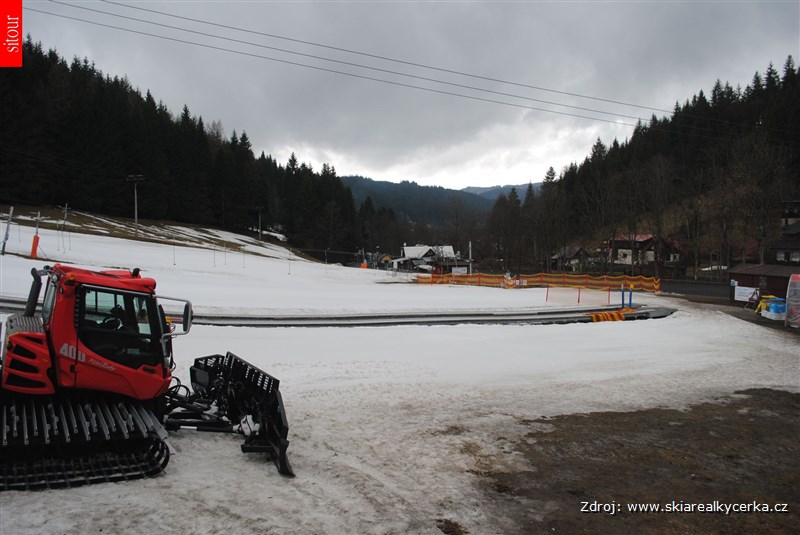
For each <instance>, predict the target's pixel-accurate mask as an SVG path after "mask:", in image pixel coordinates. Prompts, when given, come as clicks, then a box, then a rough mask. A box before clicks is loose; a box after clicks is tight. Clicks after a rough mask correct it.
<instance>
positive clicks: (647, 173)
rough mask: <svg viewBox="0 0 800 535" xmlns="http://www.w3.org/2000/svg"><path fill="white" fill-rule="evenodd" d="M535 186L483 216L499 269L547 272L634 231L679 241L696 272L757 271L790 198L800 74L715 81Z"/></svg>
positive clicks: (797, 156)
mask: <svg viewBox="0 0 800 535" xmlns="http://www.w3.org/2000/svg"><path fill="white" fill-rule="evenodd" d="M543 178H544V183H543V186H542V190H541V192H540V194H539V195H536V196H533V195H526V196H525V199H524V201H523V200H521V197H522V193H519V195H517V194H515V195H509V196H501V197H499V198H498V201H497V202H496V203H495V206H494V207H493V209H492V213H491V215H490V218H489V223H488V226H489V233H490V235H493V236H495V240H496V242H495V243H496V244H497V250H498V256H500V255H502V256H500V257H501V258H505V259H509V261H510V267H519V266H531V265H532V266H534V269H535V268H536V267H543V266H546V265H547V264H548V262H549V261H550V258H551V255H552V253H553V251H557V250H564V249H565V248H566V247H567V246H569V245H572V246H582V247H584V248H585V250H586V251H589V252H590V254H594V252H595V251H601V252H602V253H606V251H603V250H602V249H603V247H604V246H605V245H606V244H607V243H608V240H609V238H611V237H613V236H619V235H626V236H631V235H635V234H638V233H647V234H653V235H655V236H660V237H662V238H664V239H671V240H673V242H677V243H679V244H680V249H681V251H682V252H683V253H684V254H683V256H682V258H683V259H686V258H688V259H689V261H690V262H692V263H694V264H695V265H697V264H699V263H701V262H702V263H719V264H722V265H731V264H732V263H734V262H742V261H745V260H747V261H752V260H755V261H760V262H764V261H765V260H766V252H767V251H768V249H769V245H770V244H771V243H772V242H774V241H775V239H776V238H777V237H778V236H779V235H780V224H781V217H780V216H781V207H782V206H785V204H783V203H787V202H789V201H794V200H798V199H800V71H798V69H797V67H796V65H795V63H794V60H793V58H792V57H791V56H789V57H788V58H787V59H786V61H785V62H784V65H783V71H782V73H779V72H778V70H777V69H776V68H775V67H774V66H773V64H772V63H770V64H769V65H768V66H767V69H766V71H765V72H764V74H763V75H762V74H761V73H759V72H758V71H756V73H755V75H754V76H753V79H752V81H751V82H750V84H749V85H748V86H747V87H746V88H744V89H741V87H737V88H733V87H732V86H731V85H730V84H729V83H727V82H726V83H723V82H721V81H720V80H717V81H716V83H714V85H713V88H712V89H711V91H710V94H709V95H708V96H707V95H706V94H705V93H704V92H703V91H700V92H699V93H698V94H696V95H694V96H693V97H692V98H691V99H686V100H685V101H684V102H683V103H681V102H677V103H676V104H675V107H674V109H673V111H672V113H671V114H669V115H668V116H664V117H660V118H659V117H656V116H655V115H653V116H652V118H651V120H650V121H647V122H644V121H640V122H639V124H638V125H637V126H636V127H635V128H634V130H633V133H632V135H631V137H630V138H629V139H628V140H625V141H624V142H622V143H620V142H619V141H618V140H616V139H615V140H612V141H611V142H609V140H605V141H603V140H601V139H598V140H597V142H596V143H595V144H594V146H593V147H592V150H591V153H590V154H589V155H587V157H586V158H585V159H584V161H582V162H580V163H577V162H576V163H573V164H571V165H569V166H567V167H566V168H564V169H563V170H561V172H560V173H558V172H556V171H555V170H554V169H553V168H550V170H549V171H548V173H547V174H546V176H545V177H543ZM520 230H521V231H520ZM657 243H660V242H657ZM656 249H657V250H656V251H655V254H656V269H658V266H659V265H660V264H661V263H663V262H665V258H664V257H662V256H661V251H660V250H659V247H657V248H656ZM599 257H600V258H608V257H607V255H606V254H601V255H599ZM606 267H607V266H605V265H602V266H597V268H598V270H600V271H602V270H604V269H605V268H606Z"/></svg>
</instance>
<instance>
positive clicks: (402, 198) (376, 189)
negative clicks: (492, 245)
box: [340, 175, 541, 224]
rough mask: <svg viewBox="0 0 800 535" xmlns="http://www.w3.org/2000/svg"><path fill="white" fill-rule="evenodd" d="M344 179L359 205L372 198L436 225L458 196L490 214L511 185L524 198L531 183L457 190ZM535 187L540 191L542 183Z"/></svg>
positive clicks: (470, 206)
mask: <svg viewBox="0 0 800 535" xmlns="http://www.w3.org/2000/svg"><path fill="white" fill-rule="evenodd" d="M340 179H341V180H342V182H343V183H344V185H345V186H347V187H349V188H350V191H351V192H352V194H353V200H354V201H355V202H356V205H360V204H361V203H362V202H364V200H365V199H366V198H367V197H370V198H371V199H372V203H373V204H374V205H375V207H376V208H387V209H389V208H391V209H392V210H393V211H394V212H395V215H397V216H398V217H399V218H401V219H404V220H411V221H424V222H427V223H432V224H439V223H441V222H442V216H443V210H442V208H443V207H444V206H445V205H446V203H449V202H453V200H454V199H458V201H459V202H461V203H463V205H464V206H465V207H466V208H468V209H471V210H474V211H476V212H479V213H488V212H489V211H491V209H492V206H493V205H494V202H495V201H496V200H497V197H499V196H500V195H501V194H502V195H508V193H509V192H510V191H511V188H514V187H515V188H517V194H518V195H519V197H520V199H523V198H524V197H525V191H526V190H527V188H528V185H527V184H523V185H519V186H511V185H508V186H492V187H486V188H480V187H469V188H464V189H461V190H454V189H447V188H442V187H440V186H420V185H419V184H417V183H416V182H408V181H403V182H400V183H395V182H385V181H379V180H373V179H371V178H366V177H363V176H357V175H351V176H343V177H340ZM533 186H534V190H537V191H538V187H539V186H541V184H534V185H533Z"/></svg>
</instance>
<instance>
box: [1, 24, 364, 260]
mask: <svg viewBox="0 0 800 535" xmlns="http://www.w3.org/2000/svg"><path fill="white" fill-rule="evenodd" d="M23 64H24V68H22V69H0V95H1V96H0V98H2V102H3V106H2V108H0V114H2V115H0V124H2V125H3V127H2V129H0V157H2V161H3V165H2V167H0V196H2V200H3V201H4V202H7V203H27V204H34V205H35V204H45V205H53V206H55V205H61V206H64V205H68V206H70V207H73V208H76V209H81V210H86V211H91V212H96V213H100V214H108V215H113V216H126V217H131V216H132V215H133V205H134V198H133V197H134V186H133V181H134V180H136V181H138V182H137V186H136V188H137V191H138V207H139V217H141V218H149V219H170V220H174V221H181V222H188V223H199V224H206V225H215V226H220V227H224V228H228V229H232V230H238V231H241V230H245V229H248V228H249V229H252V228H256V227H257V225H258V222H259V216H260V217H261V221H262V224H263V225H264V226H273V227H279V228H280V230H281V231H282V232H284V233H286V234H287V235H288V236H289V238H290V242H291V243H292V244H293V245H295V246H297V247H300V248H308V249H315V248H316V249H320V248H322V249H340V250H355V249H356V248H357V247H359V246H361V236H360V234H361V231H360V222H359V221H358V219H357V207H356V206H355V204H354V201H353V198H352V195H351V193H350V190H349V189H347V188H346V187H345V186H344V185H343V184H342V183H341V180H339V178H338V177H337V176H336V172H335V170H334V168H333V166H330V165H323V167H322V169H321V170H319V171H315V170H313V169H312V168H311V167H310V166H308V165H305V164H303V163H300V162H298V161H297V159H296V158H295V157H294V155H292V158H291V159H290V160H289V161H288V162H287V163H286V164H284V165H281V164H278V162H276V161H275V160H274V159H273V158H271V157H270V156H268V155H265V154H263V153H262V154H261V155H260V157H258V158H256V157H255V156H254V155H253V150H252V147H251V145H250V140H249V139H248V137H247V133H246V132H244V131H243V130H241V131H239V133H237V131H236V130H234V131H233V133H232V134H231V135H230V137H226V136H225V135H224V134H223V131H222V128H221V125H220V124H219V123H212V124H210V125H208V124H206V123H205V122H204V121H203V119H202V117H197V116H194V115H192V114H191V112H190V110H189V109H188V108H187V107H186V106H184V107H183V110H182V112H181V113H180V114H179V115H178V116H177V117H176V116H173V114H172V113H171V112H170V110H169V109H168V108H167V106H166V105H165V104H164V103H162V102H160V101H157V100H156V98H155V97H154V96H153V95H151V94H150V92H149V91H147V92H146V93H145V94H142V93H141V92H140V91H139V90H138V89H135V88H134V87H133V86H132V85H131V83H130V82H129V81H128V80H127V79H126V78H119V77H116V76H115V77H113V78H112V77H110V76H107V75H104V74H103V73H102V72H100V71H99V70H98V69H96V68H95V66H94V65H93V64H92V63H91V62H90V61H89V60H87V59H84V60H82V61H81V60H79V59H78V58H75V59H73V60H72V62H71V63H67V62H66V61H65V60H64V59H63V58H61V57H59V56H58V54H57V53H56V52H55V51H53V50H50V51H45V50H43V48H42V46H41V44H38V43H33V42H32V41H31V40H30V38H28V40H27V41H26V42H25V44H24V47H23Z"/></svg>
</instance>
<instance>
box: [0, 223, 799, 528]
mask: <svg viewBox="0 0 800 535" xmlns="http://www.w3.org/2000/svg"><path fill="white" fill-rule="evenodd" d="M32 231H33V229H30V228H25V227H22V228H21V229H14V233H12V239H11V241H10V242H9V244H8V248H7V250H8V251H9V252H11V253H18V254H27V253H28V252H29V251H30V243H31V235H32ZM17 234H18V237H17ZM40 235H41V237H42V243H41V249H42V250H43V251H45V252H46V253H47V255H48V256H49V257H50V258H51V260H49V261H47V262H44V261H32V260H30V259H25V258H21V257H19V256H13V255H6V256H4V257H0V294H2V296H14V297H25V296H26V295H27V292H28V288H29V286H30V280H31V276H30V270H31V268H32V267H39V266H42V265H44V264H45V263H52V262H53V261H62V262H69V263H76V264H79V265H86V266H93V267H98V268H102V267H128V268H133V267H141V268H142V270H143V273H144V274H145V275H146V276H152V277H154V278H156V279H157V280H158V290H159V293H161V294H163V295H169V296H175V297H185V298H188V299H191V300H192V301H193V303H194V305H195V308H196V309H197V310H198V311H206V312H215V313H236V312H253V311H257V312H262V313H265V314H272V315H281V314H286V315H296V314H314V315H319V314H337V315H338V314H342V313H346V312H353V313H356V312H359V313H365V312H367V313H368V312H374V313H387V312H415V311H420V312H422V311H425V312H433V311H451V310H464V311H466V310H502V311H507V310H520V309H525V310H528V309H534V308H540V307H546V306H551V307H552V305H547V304H546V303H545V300H544V294H545V293H544V291H543V290H535V289H525V290H502V289H495V288H467V287H450V286H433V287H431V286H416V285H411V284H402V283H397V284H389V283H391V282H398V279H397V278H395V277H393V276H392V275H390V274H387V273H384V272H377V271H373V270H363V269H349V268H343V267H340V266H332V265H329V266H325V265H324V264H315V263H311V262H307V261H305V260H302V259H300V258H298V257H296V256H294V255H293V254H291V253H290V252H288V251H286V250H282V249H279V248H276V247H275V246H263V251H260V250H256V249H258V248H259V247H260V246H257V245H256V244H254V243H253V242H252V241H248V240H247V239H246V238H242V241H243V242H246V243H247V244H248V245H247V252H246V253H242V252H232V251H221V250H218V249H209V248H203V247H201V245H198V244H197V243H196V242H192V245H193V246H187V247H179V246H172V245H158V244H154V243H149V242H137V241H132V240H122V239H115V238H109V237H103V236H88V235H80V234H75V233H72V234H71V241H66V240H64V239H63V236H62V235H61V234H59V233H57V232H54V231H40ZM195 235H196V236H199V237H201V238H202V236H203V234H202V233H201V232H199V231H198V232H196V233H195ZM216 236H218V237H224V236H223V235H222V234H221V233H218V232H217V233H216ZM232 241H233V238H231V242H232ZM618 299H619V297H618V294H617V295H616V296H612V303H613V302H616V300H618ZM645 301H646V302H648V303H659V304H663V305H664V306H669V307H673V308H677V309H679V310H678V312H676V313H675V314H673V315H672V316H670V317H668V318H665V319H658V320H648V321H636V322H608V323H598V324H573V325H554V326H521V325H509V326H489V325H482V326H477V325H455V326H428V327H424V326H403V327H362V328H315V329H309V328H279V329H276V328H271V329H254V328H241V327H239V328H235V327H207V326H195V327H194V328H193V329H192V332H191V333H190V335H189V336H186V337H181V338H179V339H177V340H176V341H175V347H176V353H177V363H178V370H177V373H176V375H178V376H179V377H181V378H182V379H184V380H186V379H187V378H188V368H189V366H190V364H191V363H192V361H193V359H194V358H195V357H198V356H203V355H207V354H210V353H218V352H225V351H233V352H234V353H237V354H238V355H240V356H241V357H243V358H245V359H246V360H248V361H250V362H252V363H253V364H255V365H256V366H259V367H260V368H262V369H264V370H265V371H267V372H269V373H271V374H273V375H275V376H276V377H278V378H279V379H280V380H281V392H282V393H283V399H284V402H285V405H286V411H287V415H288V419H289V427H290V436H289V439H290V441H291V444H290V446H289V460H290V462H291V464H292V466H293V468H294V470H295V472H296V473H297V477H296V478H295V479H286V478H284V477H282V476H280V475H279V474H278V473H277V471H276V469H275V468H274V466H273V465H272V463H271V462H270V461H267V460H265V459H264V458H263V457H262V456H260V455H256V454H248V455H245V454H242V453H241V452H240V451H239V444H240V443H241V438H240V437H239V436H235V435H231V436H226V435H213V434H198V433H195V432H192V431H186V430H183V431H180V432H178V433H173V437H172V443H173V445H174V446H175V447H176V449H177V450H178V453H177V454H176V455H174V456H173V457H172V459H171V460H170V463H169V466H168V467H167V469H166V471H165V472H164V474H163V475H162V476H160V477H157V478H154V479H150V480H142V481H134V482H130V483H113V484H103V485H95V486H91V487H85V488H78V489H74V490H57V491H44V492H34V493H24V492H5V493H2V494H0V533H3V534H5V533H14V534H34V533H35V534H42V533H71V532H83V533H89V532H92V533H97V532H100V531H103V532H105V533H131V534H133V533H136V534H138V533H141V532H142V531H143V530H144V531H148V532H152V533H180V534H184V533H304V534H305V533H331V534H339V533H409V532H412V533H440V531H439V529H438V528H437V527H436V521H437V519H442V518H447V519H453V520H455V521H457V522H458V523H459V524H460V525H461V526H463V527H464V528H466V529H467V530H468V531H469V532H470V533H487V532H493V531H496V529H494V526H496V524H495V523H493V518H492V514H491V513H490V512H489V511H487V510H485V508H483V507H482V497H481V491H480V490H479V487H478V485H477V481H478V479H479V478H478V476H476V475H475V474H474V472H475V470H476V469H477V467H476V466H475V453H476V452H477V454H478V455H481V456H485V457H486V458H491V459H492V460H493V461H492V462H494V463H496V464H497V463H499V465H500V466H501V467H502V468H503V469H506V470H509V471H510V470H515V469H516V468H518V467H519V465H518V463H519V461H518V456H517V455H515V454H514V453H513V451H509V449H508V448H509V445H510V442H511V439H513V438H518V437H519V436H520V434H522V433H525V432H527V431H528V428H526V427H524V426H522V425H520V423H519V422H520V420H522V419H530V418H538V417H540V416H555V415H558V414H565V413H576V412H587V411H598V410H636V409H642V408H648V407H656V406H669V407H681V406H685V405H686V404H689V403H695V402H699V401H705V400H708V399H710V398H712V397H714V396H717V395H721V394H730V393H732V392H734V391H735V390H738V389H744V388H751V387H772V388H783V389H788V390H792V391H800V367H799V366H798V363H799V359H800V356H799V355H800V352H798V347H797V338H796V337H794V336H791V335H789V334H786V333H783V332H779V331H773V330H770V329H764V328H763V327H760V326H757V325H754V324H751V323H747V322H743V321H741V320H738V319H735V318H733V317H731V316H729V315H727V314H724V313H722V312H719V311H716V310H713V309H712V308H710V307H706V306H700V305H692V304H688V303H686V302H684V301H681V300H679V299H675V298H666V297H656V296H650V295H642V294H635V295H634V303H637V302H640V303H641V302H645Z"/></svg>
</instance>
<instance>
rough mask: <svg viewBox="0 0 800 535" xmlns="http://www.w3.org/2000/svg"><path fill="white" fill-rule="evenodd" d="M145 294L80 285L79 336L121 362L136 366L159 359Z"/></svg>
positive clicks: (85, 342) (148, 303) (91, 348)
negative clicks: (82, 287)
mask: <svg viewBox="0 0 800 535" xmlns="http://www.w3.org/2000/svg"><path fill="white" fill-rule="evenodd" d="M153 306H154V301H153V300H152V299H150V298H148V297H145V296H141V295H136V294H129V293H123V292H114V291H109V290H104V289H100V288H84V290H83V300H82V306H81V310H80V326H81V328H80V338H81V341H82V342H83V343H84V345H86V347H87V348H89V349H90V350H91V351H93V352H95V353H97V354H98V355H100V356H101V357H105V358H107V359H109V360H113V361H115V362H118V363H120V364H122V365H125V366H129V367H132V368H138V367H139V366H141V365H142V364H148V365H155V364H156V363H158V362H160V360H161V351H160V344H159V343H158V340H157V337H154V336H153V332H157V331H154V329H153V328H152V325H151V321H152V320H151V317H154V316H155V315H154V314H151V310H150V309H151V308H153Z"/></svg>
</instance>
